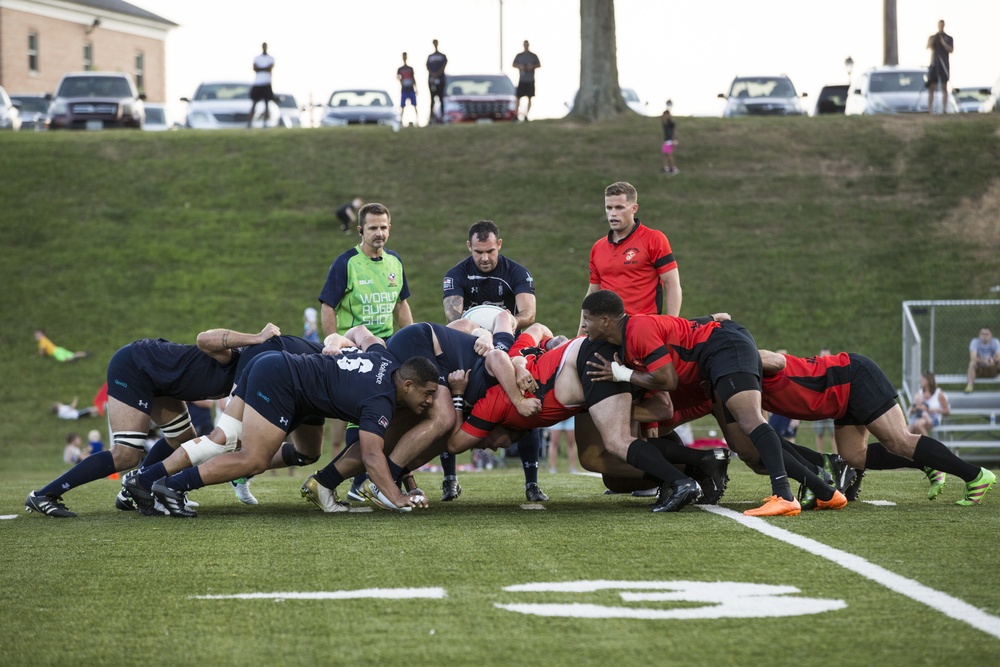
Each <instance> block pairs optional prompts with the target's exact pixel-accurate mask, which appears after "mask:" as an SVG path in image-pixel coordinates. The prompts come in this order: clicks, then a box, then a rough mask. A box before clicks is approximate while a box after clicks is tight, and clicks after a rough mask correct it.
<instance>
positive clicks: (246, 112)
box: [181, 81, 281, 130]
mask: <svg viewBox="0 0 1000 667" xmlns="http://www.w3.org/2000/svg"><path fill="white" fill-rule="evenodd" d="M181 101H182V102H187V103H188V109H187V118H186V120H185V121H184V125H185V126H186V127H189V128H192V129H195V130H223V129H227V128H229V129H233V128H241V127H246V126H247V119H248V118H249V117H250V107H251V105H253V102H251V101H250V84H249V83H246V82H243V81H209V82H205V83H202V84H201V85H200V86H198V89H197V90H195V91H194V97H191V98H187V97H182V98H181ZM267 111H268V118H267V122H266V123H265V121H264V105H263V104H257V106H256V110H255V112H254V117H253V124H254V126H258V125H260V126H262V127H264V126H266V127H278V125H279V124H280V123H281V109H280V108H279V107H278V104H277V103H276V102H273V101H272V102H267Z"/></svg>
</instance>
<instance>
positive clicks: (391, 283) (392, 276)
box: [389, 273, 396, 287]
mask: <svg viewBox="0 0 1000 667" xmlns="http://www.w3.org/2000/svg"><path fill="white" fill-rule="evenodd" d="M395 286H396V274H395V273H390V274H389V287H395Z"/></svg>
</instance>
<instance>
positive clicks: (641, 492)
mask: <svg viewBox="0 0 1000 667" xmlns="http://www.w3.org/2000/svg"><path fill="white" fill-rule="evenodd" d="M630 495H631V496H633V497H635V498H656V497H657V496H659V495H660V487H658V486H653V487H650V488H648V489H637V490H635V491H633V492H632V493H631V494H630Z"/></svg>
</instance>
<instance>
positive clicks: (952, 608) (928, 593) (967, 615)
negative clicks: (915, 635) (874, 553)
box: [697, 505, 1000, 639]
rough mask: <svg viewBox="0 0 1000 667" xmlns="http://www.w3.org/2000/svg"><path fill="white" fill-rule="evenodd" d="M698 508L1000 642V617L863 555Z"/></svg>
mask: <svg viewBox="0 0 1000 667" xmlns="http://www.w3.org/2000/svg"><path fill="white" fill-rule="evenodd" d="M697 507H698V508H700V509H702V510H705V511H706V512H711V513H712V514H718V515H719V516H722V517H725V518H727V519H732V520H733V521H735V522H737V523H739V524H741V525H743V526H744V527H746V528H750V529H751V530H756V531H757V532H759V533H763V534H764V535H767V536H768V537H772V538H774V539H776V540H780V541H782V542H784V543H786V544H790V545H792V546H794V547H798V548H799V549H802V550H803V551H806V552H808V553H811V554H813V555H814V556H819V557H820V558H825V559H827V560H829V561H831V562H833V563H836V564H837V565H839V566H841V567H843V568H844V569H847V570H850V571H851V572H854V573H856V574H860V575H861V576H862V577H865V578H866V579H871V580H872V581H874V582H875V583H877V584H881V585H882V586H885V587H886V588H888V589H889V590H891V591H893V592H896V593H899V594H900V595H905V596H906V597H908V598H910V599H911V600H915V601H916V602H919V603H921V604H925V605H927V606H928V607H930V608H931V609H934V610H936V611H939V612H941V613H942V614H944V615H945V616H948V617H950V618H953V619H955V620H956V621H961V622H962V623H968V624H969V625H971V626H972V627H974V628H976V629H978V630H982V631H983V632H985V633H986V634H988V635H992V636H993V637H996V638H997V639H1000V618H997V617H996V616H992V615H990V614H987V613H986V612H984V611H983V610H981V609H977V608H976V607H973V606H972V605H971V604H969V603H968V602H964V601H963V600H959V599H958V598H955V597H952V596H950V595H948V594H947V593H942V592H941V591H938V590H935V589H933V588H930V587H929V586H924V585H923V584H921V583H919V582H917V581H914V580H913V579H907V578H906V577H902V576H900V575H898V574H896V573H895V572H890V571H889V570H887V569H885V568H884V567H880V566H878V565H875V564H874V563H871V562H869V561H867V560H865V559H864V558H861V557H860V556H855V555H854V554H851V553H848V552H846V551H841V550H840V549H836V548H834V547H830V546H827V545H825V544H823V543H821V542H817V541H816V540H813V539H810V538H808V537H803V536H801V535H797V534H795V533H792V532H790V531H787V530H785V529H783V528H778V527H777V526H774V525H772V524H770V523H768V522H767V521H764V520H763V519H759V518H757V517H753V516H744V515H742V514H740V513H739V512H734V511H733V510H730V509H726V508H724V507H717V506H715V505H697Z"/></svg>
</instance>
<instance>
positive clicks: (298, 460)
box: [281, 442, 319, 468]
mask: <svg viewBox="0 0 1000 667" xmlns="http://www.w3.org/2000/svg"><path fill="white" fill-rule="evenodd" d="M281 460H282V461H284V462H285V465H286V466H288V467H289V468H291V467H293V466H298V467H301V466H307V465H312V464H313V463H316V461H319V457H318V456H306V455H305V454H302V453H301V452H299V451H298V450H297V449H295V445H293V444H292V443H290V442H286V443H285V444H283V445H282V446H281Z"/></svg>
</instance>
